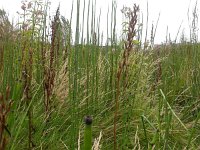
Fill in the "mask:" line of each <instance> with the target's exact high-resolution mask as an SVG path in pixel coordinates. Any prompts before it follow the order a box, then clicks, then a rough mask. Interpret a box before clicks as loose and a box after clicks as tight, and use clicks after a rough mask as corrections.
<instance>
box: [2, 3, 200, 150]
mask: <svg viewBox="0 0 200 150" xmlns="http://www.w3.org/2000/svg"><path fill="white" fill-rule="evenodd" d="M77 2H78V3H77V4H79V5H80V3H82V2H81V1H79V0H78V1H77ZM84 3H85V1H84ZM79 5H77V8H78V9H77V10H79V9H80V8H81V7H80V6H79ZM84 6H85V7H86V8H84V10H83V11H82V10H79V12H77V14H76V18H75V19H74V18H70V19H66V18H64V17H63V16H61V15H60V14H59V9H58V10H57V13H56V15H55V17H54V19H53V21H52V22H50V21H49V20H48V18H49V17H50V16H49V14H48V13H49V12H48V8H49V2H48V1H47V3H43V2H42V1H40V0H38V1H37V0H36V1H30V2H24V3H22V8H21V9H22V10H21V11H22V12H20V13H19V16H20V17H22V19H21V20H20V22H19V23H18V24H17V25H18V26H17V27H16V28H14V27H13V26H12V25H11V23H10V22H9V20H8V18H7V15H6V13H5V11H3V10H1V11H0V92H1V93H5V91H6V87H7V85H9V86H10V96H11V98H12V100H13V104H12V106H11V108H10V111H9V113H8V114H7V118H6V120H7V127H8V130H9V131H10V133H11V136H6V137H8V139H7V145H6V147H7V149H28V148H30V147H31V148H32V149H50V150H51V149H52V150H54V149H72V150H73V149H77V148H78V146H80V145H84V144H83V143H84V136H85V138H87V137H88V139H89V145H90V146H89V147H91V140H92V143H94V138H97V137H98V136H99V133H100V132H102V135H103V137H102V138H101V140H100V141H99V147H101V149H113V148H114V147H113V145H114V135H113V120H114V115H113V114H114V113H115V109H116V108H115V99H116V89H117V88H116V85H117V84H116V76H117V71H118V67H119V62H122V59H123V54H124V45H125V40H126V39H122V40H121V41H118V40H117V36H116V31H115V30H116V29H115V26H116V23H117V22H116V20H117V17H116V6H115V3H114V2H113V6H112V11H111V12H110V13H109V12H108V18H107V20H108V22H107V25H108V27H107V28H108V30H107V35H108V37H107V45H106V46H103V45H102V44H101V43H102V41H101V32H100V25H101V22H100V17H101V15H99V16H98V14H96V12H95V4H94V3H93V2H92V1H91V2H90V3H89V4H88V5H87V4H84ZM87 7H88V8H87ZM72 8H73V6H72ZM126 9H128V8H126ZM85 10H88V11H87V15H83V18H81V16H80V14H81V12H85ZM73 13H74V12H73V9H72V12H71V14H73ZM109 15H110V16H109ZM72 16H73V15H72ZM109 18H111V19H109ZM81 19H82V20H87V21H86V23H83V22H84V21H83V22H82V24H81V25H80V21H81ZM72 20H76V21H77V24H76V32H74V33H75V39H76V40H75V43H73V40H72V37H73V32H72V29H73V27H72ZM109 20H110V21H111V22H109ZM128 23H129V22H126V23H124V27H126V26H127V25H128ZM85 24H87V31H86V33H85V32H84V29H85V27H84V25H85ZM140 25H141V24H139V25H137V24H136V26H137V27H138V26H140ZM125 31H127V30H125ZM48 32H50V33H51V34H49V33H48ZM85 34H86V38H85V37H84V35H85ZM137 34H138V33H137V32H135V38H134V39H131V38H130V39H131V40H130V41H129V42H130V44H132V46H133V51H131V52H130V54H129V58H128V59H125V61H126V62H125V63H126V67H125V68H124V70H123V71H122V72H123V73H122V75H121V78H120V82H119V86H120V89H121V90H120V94H119V101H118V102H119V110H118V115H117V119H116V126H117V128H116V129H117V132H116V133H117V135H116V142H117V145H118V148H119V149H185V148H188V149H198V148H199V140H200V138H199V127H200V126H199V116H200V115H199V109H200V107H199V102H200V99H199V94H200V93H199V92H200V91H199V87H200V73H199V70H200V66H199V63H200V53H199V50H200V45H199V44H198V43H186V42H184V43H182V44H170V45H167V44H166V45H163V46H160V49H156V48H155V49H153V50H148V47H147V49H146V50H145V51H142V47H141V41H140V39H138V36H139V35H137ZM125 38H127V37H125ZM85 39H86V41H85ZM85 43H87V44H85ZM117 43H119V44H117ZM126 44H127V43H126ZM135 47H136V48H137V50H135ZM25 85H26V86H25ZM27 85H28V86H27ZM27 87H28V90H27ZM25 91H27V92H26V93H25ZM47 95H48V96H49V97H48V98H49V99H48V100H49V101H50V102H51V104H50V106H49V108H48V111H47V110H46V109H45V104H46V101H45V100H46V99H47ZM0 103H1V102H0ZM86 114H91V115H92V116H93V119H94V120H95V121H94V122H93V125H92V137H93V139H92V138H91V127H87V126H86V128H85V130H86V131H88V132H85V133H84V126H83V124H82V118H83V116H85V115H86ZM30 116H31V117H30ZM30 120H31V122H30ZM30 131H31V133H30ZM79 133H80V136H79ZM28 135H30V136H31V137H29V138H27V136H28ZM30 138H31V140H30ZM30 142H31V143H30ZM30 144H31V145H30ZM89 149H90V148H89Z"/></svg>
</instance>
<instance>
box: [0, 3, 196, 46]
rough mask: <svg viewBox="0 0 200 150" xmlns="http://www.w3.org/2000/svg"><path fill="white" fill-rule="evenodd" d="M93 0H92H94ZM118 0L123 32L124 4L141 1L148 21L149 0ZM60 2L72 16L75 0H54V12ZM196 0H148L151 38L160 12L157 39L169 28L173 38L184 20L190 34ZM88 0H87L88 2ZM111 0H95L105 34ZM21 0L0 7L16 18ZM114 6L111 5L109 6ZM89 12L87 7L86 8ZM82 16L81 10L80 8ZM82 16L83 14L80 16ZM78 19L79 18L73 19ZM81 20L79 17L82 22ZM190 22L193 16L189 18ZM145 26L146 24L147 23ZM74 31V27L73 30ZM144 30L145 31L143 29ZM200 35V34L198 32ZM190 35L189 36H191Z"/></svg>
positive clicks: (183, 24) (118, 28)
mask: <svg viewBox="0 0 200 150" xmlns="http://www.w3.org/2000/svg"><path fill="white" fill-rule="evenodd" d="M91 1H92V0H91ZM94 1H95V0H93V2H94ZM116 2H117V31H118V32H119V33H120V30H121V23H122V14H121V12H120V10H121V9H122V8H123V5H124V6H132V5H133V4H134V3H136V4H139V5H140V10H141V12H142V13H143V21H144V24H146V15H147V13H146V12H147V11H146V10H147V0H140V1H138V0H116ZM59 3H60V12H61V15H64V16H65V17H66V18H68V19H69V18H70V13H71V6H72V0H51V12H52V14H55V10H56V8H57V6H58V5H59ZM195 3H196V0H148V4H149V25H148V26H149V30H148V39H150V31H151V24H152V23H153V24H154V25H155V24H156V22H157V19H158V15H159V13H160V20H159V23H158V28H157V32H156V37H155V43H160V42H164V41H165V38H166V30H167V26H168V30H169V33H170V36H171V39H172V40H174V39H175V37H176V34H177V32H178V28H179V26H180V24H181V23H182V26H181V30H180V34H181V32H182V31H183V29H184V30H185V34H186V35H187V37H188V36H189V22H188V16H187V15H188V14H187V13H188V8H189V10H190V11H189V15H190V19H191V18H192V11H193V8H194V6H195ZM74 4H76V0H74ZM87 4H88V0H86V5H87ZM111 4H112V0H96V14H97V16H98V15H99V12H100V9H101V29H102V30H103V31H104V32H105V34H106V18H107V17H106V15H107V12H108V7H109V6H111ZM81 6H83V0H81ZM20 7H21V0H1V2H0V8H3V9H5V10H6V11H7V12H8V13H9V16H10V18H11V19H12V18H15V20H17V13H16V12H17V11H21V10H20V9H21V8H20ZM199 8H200V4H198V13H199V12H200V9H199ZM110 9H111V7H110ZM75 12H76V5H74V16H73V17H74V18H75V14H76V13H75ZM86 12H87V8H86ZM80 14H81V16H82V10H81V12H80ZM81 18H82V17H81ZM74 20H76V19H74ZM81 21H82V20H81V19H80V22H81ZM190 23H191V20H190ZM144 28H145V27H144ZM74 33H75V31H74ZM198 33H199V32H198ZM143 34H145V32H144V33H143ZM199 35H200V34H199ZM188 38H189V37H188Z"/></svg>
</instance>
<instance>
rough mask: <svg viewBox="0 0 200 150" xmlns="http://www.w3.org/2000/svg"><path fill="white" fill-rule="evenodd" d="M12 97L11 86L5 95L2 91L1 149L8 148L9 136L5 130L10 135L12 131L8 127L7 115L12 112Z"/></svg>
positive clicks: (0, 112)
mask: <svg viewBox="0 0 200 150" xmlns="http://www.w3.org/2000/svg"><path fill="white" fill-rule="evenodd" d="M9 97H10V87H9V86H8V87H7V88H6V94H5V97H4V95H3V94H2V93H0V150H4V149H5V148H6V143H7V137H6V135H5V132H7V133H8V134H9V135H10V136H11V133H10V131H9V130H8V127H7V123H6V120H7V117H8V113H9V112H10V108H11V104H12V101H11V100H10V99H9Z"/></svg>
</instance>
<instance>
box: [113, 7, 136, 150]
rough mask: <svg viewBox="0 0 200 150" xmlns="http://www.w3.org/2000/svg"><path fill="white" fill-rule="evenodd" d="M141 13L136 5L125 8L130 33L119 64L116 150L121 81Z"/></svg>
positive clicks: (124, 12)
mask: <svg viewBox="0 0 200 150" xmlns="http://www.w3.org/2000/svg"><path fill="white" fill-rule="evenodd" d="M138 12H139V6H137V5H136V4H134V6H133V10H132V9H131V8H128V7H124V8H123V10H122V13H123V14H124V15H125V17H126V18H127V19H128V31H127V33H126V41H125V50H124V53H123V56H122V60H121V62H120V63H119V66H118V70H117V77H116V99H115V113H114V130H113V134H114V149H115V150H116V149H118V148H117V119H118V109H119V96H120V80H121V76H122V73H124V74H125V75H126V74H127V71H128V59H129V56H130V54H131V52H132V50H133V46H134V43H133V38H134V37H135V35H136V24H137V16H138Z"/></svg>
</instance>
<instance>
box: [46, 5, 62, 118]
mask: <svg viewBox="0 0 200 150" xmlns="http://www.w3.org/2000/svg"><path fill="white" fill-rule="evenodd" d="M59 15H60V12H59V7H58V9H57V11H56V15H55V17H54V20H53V21H52V26H51V29H52V35H51V48H50V61H49V66H48V67H46V68H45V71H44V97H45V101H44V104H45V111H46V117H48V116H49V113H50V112H51V100H50V99H51V96H52V94H53V89H54V79H55V57H56V56H55V52H56V38H57V37H56V35H57V30H58V25H59V21H60V19H59ZM57 48H58V47H57Z"/></svg>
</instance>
